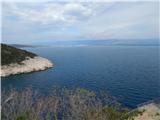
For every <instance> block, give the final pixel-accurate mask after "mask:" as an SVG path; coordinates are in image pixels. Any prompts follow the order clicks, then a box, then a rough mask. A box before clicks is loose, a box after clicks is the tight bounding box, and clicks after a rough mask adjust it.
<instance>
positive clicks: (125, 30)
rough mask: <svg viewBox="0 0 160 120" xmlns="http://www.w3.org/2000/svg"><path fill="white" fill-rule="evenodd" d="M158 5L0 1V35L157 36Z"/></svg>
mask: <svg viewBox="0 0 160 120" xmlns="http://www.w3.org/2000/svg"><path fill="white" fill-rule="evenodd" d="M158 9H159V4H158V3H157V2H109V3H108V2H101V3H94V2H51V3H20V2H19V3H3V4H2V37H3V38H2V39H3V40H5V41H7V42H17V43H21V42H24V43H27V42H40V41H52V40H86V39H91V40H95V39H97V40H101V39H146V38H147V39H148V38H149V39H157V38H159V28H158V27H159V13H158Z"/></svg>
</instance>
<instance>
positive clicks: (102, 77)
mask: <svg viewBox="0 0 160 120" xmlns="http://www.w3.org/2000/svg"><path fill="white" fill-rule="evenodd" d="M25 49H27V50H29V51H32V52H35V53H37V54H38V55H40V56H43V57H46V58H48V59H50V60H51V61H53V62H54V64H55V66H54V68H52V69H48V70H46V71H40V72H34V73H29V74H21V75H14V76H10V77H6V78H2V81H1V84H2V89H9V88H10V87H13V88H25V87H28V86H31V87H33V89H40V90H42V91H45V92H48V91H50V90H51V88H52V87H53V86H61V87H64V86H65V87H69V88H72V87H73V88H76V87H84V88H88V89H91V90H94V91H100V90H103V91H109V92H110V93H111V94H112V95H114V96H116V97H117V98H119V100H120V101H121V102H122V103H123V104H124V105H126V106H128V107H135V106H136V105H138V104H140V103H143V102H146V101H148V100H152V99H156V98H158V97H160V78H159V73H160V69H159V66H160V64H159V60H160V57H159V49H158V46H105V47H101V46H97V47H93V46H92V47H91V46H84V47H48V48H47V47H39V48H25Z"/></svg>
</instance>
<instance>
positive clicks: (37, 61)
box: [0, 56, 53, 77]
mask: <svg viewBox="0 0 160 120" xmlns="http://www.w3.org/2000/svg"><path fill="white" fill-rule="evenodd" d="M51 67H53V63H52V62H50V61H49V60H47V59H45V58H42V57H37V56H36V57H34V58H27V59H26V60H24V61H22V64H17V63H13V64H9V65H3V66H1V72H0V76H2V77H5V76H9V75H14V74H20V73H29V72H33V71H40V70H45V69H47V68H51Z"/></svg>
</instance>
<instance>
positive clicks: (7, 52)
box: [1, 44, 36, 65]
mask: <svg viewBox="0 0 160 120" xmlns="http://www.w3.org/2000/svg"><path fill="white" fill-rule="evenodd" d="M35 56H36V54H34V53H30V52H27V51H26V50H21V49H18V48H15V47H12V46H8V45H6V44H1V58H2V59H1V65H8V64H11V63H18V64H20V63H21V62H22V61H23V60H25V59H26V58H27V57H30V58H33V57H35Z"/></svg>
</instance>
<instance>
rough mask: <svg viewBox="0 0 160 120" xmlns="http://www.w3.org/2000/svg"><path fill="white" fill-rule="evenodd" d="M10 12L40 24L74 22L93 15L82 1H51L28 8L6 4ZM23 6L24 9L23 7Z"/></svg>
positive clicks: (22, 18)
mask: <svg viewBox="0 0 160 120" xmlns="http://www.w3.org/2000/svg"><path fill="white" fill-rule="evenodd" d="M5 5H6V6H5ZM4 6H5V7H6V8H7V9H9V10H8V11H9V12H10V14H13V15H15V16H16V17H18V18H20V19H21V20H23V21H24V22H31V23H32V22H36V23H40V24H52V23H67V24H72V23H75V22H78V21H79V20H81V19H87V18H88V17H90V16H92V15H93V11H92V9H91V8H89V7H88V6H85V5H83V4H80V3H63V4H62V3H50V4H45V5H43V4H42V5H41V8H42V9H35V8H36V7H35V8H27V7H26V6H25V5H24V6H21V4H20V3H18V4H17V5H16V4H13V3H9V4H4ZM22 7H23V9H22Z"/></svg>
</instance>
